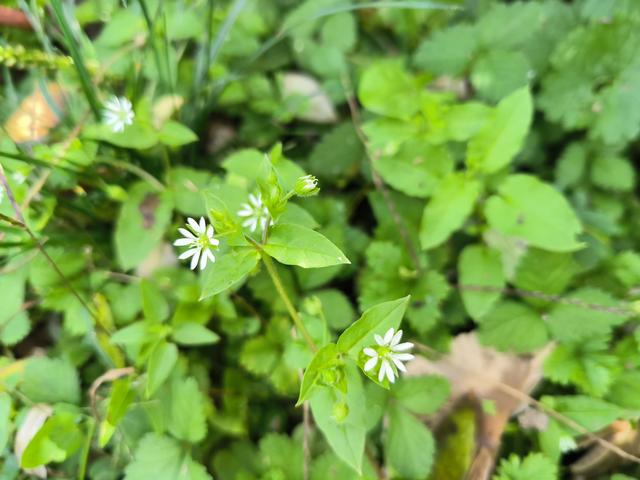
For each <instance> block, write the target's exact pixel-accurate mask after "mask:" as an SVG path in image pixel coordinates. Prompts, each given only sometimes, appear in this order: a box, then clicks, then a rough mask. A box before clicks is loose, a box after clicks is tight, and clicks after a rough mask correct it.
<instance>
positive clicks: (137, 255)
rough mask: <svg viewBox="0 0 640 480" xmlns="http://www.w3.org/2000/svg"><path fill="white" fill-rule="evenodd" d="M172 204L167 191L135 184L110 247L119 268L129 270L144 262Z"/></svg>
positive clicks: (162, 230)
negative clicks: (113, 248)
mask: <svg viewBox="0 0 640 480" xmlns="http://www.w3.org/2000/svg"><path fill="white" fill-rule="evenodd" d="M172 208H173V202H172V200H171V196H170V194H169V193H168V192H167V191H164V192H157V191H155V190H154V189H153V188H152V187H151V186H149V185H148V184H147V183H143V182H139V183H136V184H135V185H134V186H133V187H131V189H130V190H129V198H128V199H127V201H126V202H125V203H124V204H123V205H122V209H121V210H120V213H119V214H118V218H117V220H116V228H115V234H114V244H115V249H116V257H117V259H118V263H119V264H120V266H121V267H122V268H123V269H125V270H129V269H131V268H133V267H136V266H138V265H139V264H140V263H142V261H143V260H145V259H146V258H147V256H148V255H149V253H151V250H153V248H154V247H156V246H157V245H158V244H159V243H160V240H161V239H162V236H163V235H164V233H165V231H166V229H167V227H168V226H169V222H170V221H171V210H172Z"/></svg>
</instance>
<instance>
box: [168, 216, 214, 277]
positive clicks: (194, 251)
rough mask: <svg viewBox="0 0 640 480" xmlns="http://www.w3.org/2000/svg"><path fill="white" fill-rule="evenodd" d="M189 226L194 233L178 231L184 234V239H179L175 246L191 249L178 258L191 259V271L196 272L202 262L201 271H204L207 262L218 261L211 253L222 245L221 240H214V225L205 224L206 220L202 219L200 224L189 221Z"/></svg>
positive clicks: (184, 229) (180, 229)
mask: <svg viewBox="0 0 640 480" xmlns="http://www.w3.org/2000/svg"><path fill="white" fill-rule="evenodd" d="M187 223H188V226H189V227H191V230H193V233H192V232H190V231H189V230H187V229H186V228H179V229H178V231H179V232H180V233H181V234H182V236H183V238H179V239H178V240H176V241H175V242H173V244H174V245H175V246H176V247H191V248H189V250H187V251H186V252H184V253H183V254H182V255H180V256H179V257H178V258H179V259H180V260H184V259H186V258H189V257H191V266H190V268H191V270H195V269H196V267H197V266H198V260H199V261H200V270H204V268H205V267H206V266H207V260H209V261H211V262H212V263H213V262H215V261H216V257H215V256H214V255H213V252H212V251H211V250H212V249H213V248H217V247H218V245H219V244H220V241H219V240H216V239H215V238H213V234H214V231H213V225H208V226H207V224H206V223H205V221H204V218H202V217H200V223H198V222H196V221H195V220H194V219H193V218H191V217H189V218H188V219H187Z"/></svg>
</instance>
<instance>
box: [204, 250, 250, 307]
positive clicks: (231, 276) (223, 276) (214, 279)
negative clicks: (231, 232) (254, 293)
mask: <svg viewBox="0 0 640 480" xmlns="http://www.w3.org/2000/svg"><path fill="white" fill-rule="evenodd" d="M259 259H260V254H259V253H258V252H257V251H256V250H255V249H254V248H243V249H233V250H229V251H227V252H224V253H222V254H220V255H217V256H216V261H215V263H213V264H211V265H210V266H209V267H208V268H207V270H206V272H205V275H204V279H203V286H202V293H201V294H200V300H204V299H205V298H208V297H211V296H213V295H217V294H219V293H221V292H224V291H226V290H228V289H231V288H233V287H234V286H236V285H237V284H239V283H240V282H242V280H243V279H244V278H245V277H246V276H247V275H248V274H249V273H251V272H252V271H253V269H254V268H255V267H256V265H257V264H258V260H259Z"/></svg>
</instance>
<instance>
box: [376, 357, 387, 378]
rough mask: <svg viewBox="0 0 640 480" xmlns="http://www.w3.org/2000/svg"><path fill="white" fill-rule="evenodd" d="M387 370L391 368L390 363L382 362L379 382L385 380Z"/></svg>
mask: <svg viewBox="0 0 640 480" xmlns="http://www.w3.org/2000/svg"><path fill="white" fill-rule="evenodd" d="M387 368H390V367H389V362H388V361H387V360H384V359H383V360H382V363H380V370H379V371H378V381H379V382H381V381H382V380H384V376H385V373H386V371H387Z"/></svg>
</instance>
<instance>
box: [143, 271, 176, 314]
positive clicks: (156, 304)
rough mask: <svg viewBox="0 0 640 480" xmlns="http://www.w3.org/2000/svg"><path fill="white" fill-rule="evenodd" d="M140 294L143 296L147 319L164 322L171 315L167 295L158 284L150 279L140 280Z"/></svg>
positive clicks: (144, 311)
mask: <svg viewBox="0 0 640 480" xmlns="http://www.w3.org/2000/svg"><path fill="white" fill-rule="evenodd" d="M140 295H141V298H142V312H143V313H144V316H145V318H146V319H147V320H151V321H153V322H163V321H165V320H166V319H167V317H168V316H169V303H168V302H167V297H166V295H165V294H163V293H162V292H161V291H160V289H159V288H158V286H157V285H156V284H155V283H153V282H151V281H150V280H148V279H146V278H143V279H142V281H141V282H140Z"/></svg>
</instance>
